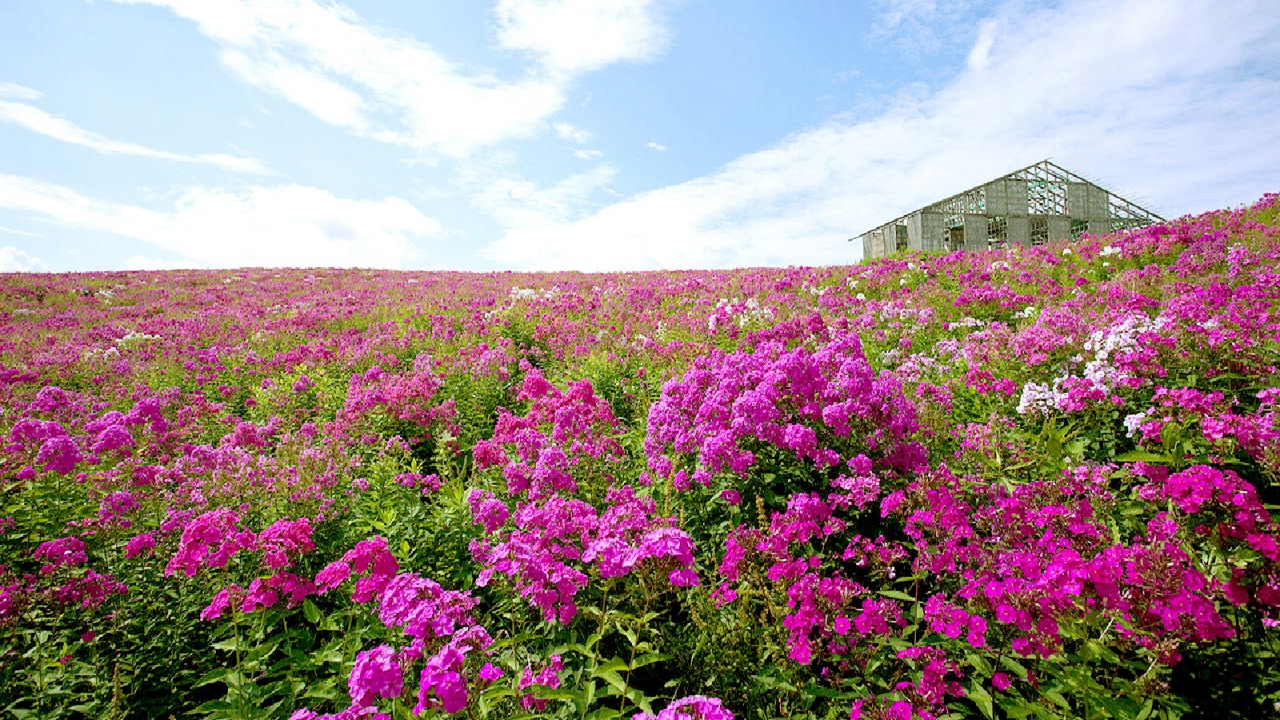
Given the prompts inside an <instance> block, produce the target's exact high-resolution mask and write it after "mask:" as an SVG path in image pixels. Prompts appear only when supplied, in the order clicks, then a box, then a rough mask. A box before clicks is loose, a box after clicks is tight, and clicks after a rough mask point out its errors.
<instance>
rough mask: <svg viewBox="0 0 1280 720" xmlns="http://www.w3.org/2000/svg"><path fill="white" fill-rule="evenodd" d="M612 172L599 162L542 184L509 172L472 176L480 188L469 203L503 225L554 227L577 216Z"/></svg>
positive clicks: (607, 180)
mask: <svg viewBox="0 0 1280 720" xmlns="http://www.w3.org/2000/svg"><path fill="white" fill-rule="evenodd" d="M616 175H617V171H616V170H614V169H613V168H612V167H610V166H608V165H601V166H599V167H596V168H593V169H591V170H587V171H585V172H581V173H577V174H575V175H570V176H569V177H567V178H565V179H564V180H561V181H560V182H558V183H556V184H555V185H552V186H550V187H546V188H539V187H538V186H537V185H536V184H535V183H533V182H531V181H529V180H525V179H524V178H521V177H519V176H513V175H505V176H501V175H499V176H492V175H491V176H489V177H486V178H476V179H474V180H473V182H472V184H474V185H478V186H482V189H481V190H480V191H479V192H476V193H474V194H473V200H472V204H473V205H474V206H475V207H476V208H478V209H480V210H483V211H485V212H486V213H488V214H489V215H491V216H492V217H493V218H494V219H495V220H497V221H498V222H499V223H500V224H502V225H504V226H507V227H520V228H530V227H546V228H556V227H560V226H562V225H563V224H565V223H568V222H569V221H571V220H572V219H573V218H574V217H577V216H578V215H579V214H580V213H581V212H582V210H583V209H584V208H585V207H588V206H589V204H590V202H591V200H592V198H593V197H594V196H595V195H596V194H597V193H599V192H601V191H603V190H606V189H607V188H608V186H609V183H610V181H612V180H613V178H614V177H615V176H616Z"/></svg>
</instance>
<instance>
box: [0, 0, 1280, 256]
mask: <svg viewBox="0 0 1280 720" xmlns="http://www.w3.org/2000/svg"><path fill="white" fill-rule="evenodd" d="M1046 158H1050V159H1052V160H1053V161H1054V162H1055V163H1057V164H1059V165H1061V166H1063V167H1066V168H1067V169H1069V170H1072V171H1073V172H1076V173H1078V174H1081V175H1084V176H1085V177H1088V178H1090V179H1091V180H1093V181H1094V182H1096V183H1098V184H1100V185H1102V186H1103V187H1105V188H1108V189H1109V190H1111V191H1113V192H1115V193H1117V194H1119V195H1121V196H1123V197H1125V198H1127V199H1129V200H1132V201H1134V202H1137V203H1138V204H1140V205H1142V206H1143V207H1145V208H1147V209H1148V210H1151V211H1153V212H1155V213H1158V214H1160V215H1162V216H1164V217H1166V218H1175V217H1179V216H1182V215H1187V214H1194V213H1198V212H1203V211H1206V210H1212V209H1217V208H1223V207H1235V206H1238V205H1241V204H1247V203H1250V202H1252V201H1254V200H1256V199H1258V198H1259V197H1260V196H1262V195H1263V194H1264V193H1267V192H1276V191H1280V13H1278V12H1276V11H1275V8H1274V0H1058V1H1056V2H1049V1H1036V0H954V1H952V2H947V1H945V0H866V1H858V0H496V2H490V1H482V0H400V1H393V0H342V1H341V2H339V1H337V0H0V271H26V272H50V271H52V272H68V271H99V270H126V269H127V270H140V269H142V270H146V269H167V268H179V267H184V268H234V267H317V266H326V267H376V268H403V269H424V270H443V269H449V270H475V271H490V270H586V271H598V270H639V269H655V268H668V269H683V268H726V267H755V266H789V265H837V264H849V263H853V262H857V261H858V260H859V259H860V253H861V248H860V243H851V242H848V239H849V238H850V237H852V236H855V235H858V234H860V233H862V232H865V231H866V230H868V229H869V228H871V227H874V226H877V225H879V224H882V223H884V222H886V221H888V220H891V219H892V218H894V217H897V216H899V215H901V214H903V213H906V212H909V211H911V210H914V209H916V208H918V207H920V206H923V205H925V204H927V203H930V202H933V201H935V200H939V199H942V198H944V197H946V196H948V195H951V194H954V193H956V192H959V191H962V190H965V189H967V188H969V187H971V186H973V185H977V184H979V183H982V182H984V181H986V180H989V179H992V178H995V177H999V176H1001V175H1003V174H1006V173H1009V172H1012V171H1014V170H1017V169H1019V168H1022V167H1025V166H1027V165H1030V164H1032V163H1035V162H1038V161H1040V160H1043V159H1046Z"/></svg>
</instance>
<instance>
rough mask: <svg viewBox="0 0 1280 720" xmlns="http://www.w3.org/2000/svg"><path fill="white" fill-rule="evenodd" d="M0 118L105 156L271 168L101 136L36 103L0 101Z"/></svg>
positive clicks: (243, 169)
mask: <svg viewBox="0 0 1280 720" xmlns="http://www.w3.org/2000/svg"><path fill="white" fill-rule="evenodd" d="M0 121H2V122H9V123H13V124H15V125H18V126H21V127H23V128H26V129H27V130H30V131H31V132H34V133H38V134H40V135H44V136H46V137H50V138H53V139H54V140H61V141H62V142H66V143H71V144H72V145H80V146H82V147H87V148H90V149H92V150H96V151H98V152H100V153H103V154H106V155H135V156H137V157H148V158H156V159H159V160H172V161H176V162H183V163H199V164H205V165H212V166H214V167H217V168H221V169H223V170H227V171H230V172H237V173H250V174H255V175H265V174H267V172H268V170H267V168H266V166H264V165H263V164H262V161H261V160H257V159H255V158H246V157H237V156H235V155H226V154H223V153H206V154H203V155H184V154H181V153H174V152H167V151H164V150H155V149H152V148H149V147H145V146H142V145H137V144H134V143H131V142H124V141H121V140H112V139H111V138H108V137H105V136H103V135H99V134H98V133H95V132H93V131H91V130H86V129H84V128H82V127H80V126H79V125H76V124H75V123H73V122H71V121H69V120H65V119H63V118H60V117H57V116H54V115H50V114H49V113H47V112H45V111H44V110H41V109H40V108H38V107H35V106H34V105H28V104H26V103H20V102H12V101H9V100H0Z"/></svg>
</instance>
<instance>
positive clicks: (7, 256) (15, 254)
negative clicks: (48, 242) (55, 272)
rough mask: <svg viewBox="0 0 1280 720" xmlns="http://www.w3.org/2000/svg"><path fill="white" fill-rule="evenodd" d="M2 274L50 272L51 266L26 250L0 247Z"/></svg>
mask: <svg viewBox="0 0 1280 720" xmlns="http://www.w3.org/2000/svg"><path fill="white" fill-rule="evenodd" d="M0 272H49V266H48V265H45V264H44V261H43V260H41V259H40V258H38V257H35V256H33V255H29V254H27V252H26V251H25V250H21V249H19V248H16V247H14V246H12V245H5V246H4V247H0Z"/></svg>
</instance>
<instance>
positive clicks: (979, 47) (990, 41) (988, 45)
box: [966, 18, 1000, 71]
mask: <svg viewBox="0 0 1280 720" xmlns="http://www.w3.org/2000/svg"><path fill="white" fill-rule="evenodd" d="M999 27H1000V24H999V23H998V22H996V20H995V19H993V18H987V19H986V20H983V21H982V22H980V23H978V40H977V41H976V42H974V44H973V49H972V50H970V51H969V59H968V61H967V63H966V65H967V66H968V68H969V69H970V70H975V71H981V70H986V69H987V65H989V64H991V49H992V48H993V47H995V44H996V31H997V30H998V29H999Z"/></svg>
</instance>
